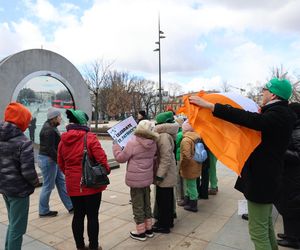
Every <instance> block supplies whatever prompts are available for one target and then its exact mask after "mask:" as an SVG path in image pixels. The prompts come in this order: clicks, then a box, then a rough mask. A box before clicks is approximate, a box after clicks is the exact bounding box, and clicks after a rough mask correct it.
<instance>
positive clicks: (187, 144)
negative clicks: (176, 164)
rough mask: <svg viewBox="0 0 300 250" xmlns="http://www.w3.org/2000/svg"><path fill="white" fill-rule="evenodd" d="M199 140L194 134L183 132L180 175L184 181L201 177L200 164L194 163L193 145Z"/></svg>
mask: <svg viewBox="0 0 300 250" xmlns="http://www.w3.org/2000/svg"><path fill="white" fill-rule="evenodd" d="M198 140H200V137H199V135H198V134H197V133H196V132H185V133H184V134H183V139H182V141H181V144H180V170H179V171H180V175H181V177H182V178H185V179H196V178H198V177H199V176H200V175H201V170H202V164H200V163H198V162H196V161H195V160H194V159H193V157H194V155H195V143H196V141H198Z"/></svg>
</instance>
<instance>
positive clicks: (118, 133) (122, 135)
mask: <svg viewBox="0 0 300 250" xmlns="http://www.w3.org/2000/svg"><path fill="white" fill-rule="evenodd" d="M136 126H137V124H136V121H135V120H134V119H133V117H132V116H130V117H128V118H126V119H125V120H123V121H121V122H119V123H118V124H116V125H114V126H113V127H111V128H110V129H109V130H107V132H108V133H109V135H110V136H111V137H112V138H113V140H114V141H116V142H117V143H118V144H119V145H120V147H121V148H124V147H125V146H126V144H127V142H128V140H129V139H130V137H131V136H132V134H133V131H134V129H135V128H136Z"/></svg>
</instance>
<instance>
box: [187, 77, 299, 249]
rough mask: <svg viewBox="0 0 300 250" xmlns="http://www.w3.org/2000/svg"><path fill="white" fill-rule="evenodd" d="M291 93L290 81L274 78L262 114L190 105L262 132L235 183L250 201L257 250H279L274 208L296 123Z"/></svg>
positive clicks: (198, 100) (264, 92)
mask: <svg viewBox="0 0 300 250" xmlns="http://www.w3.org/2000/svg"><path fill="white" fill-rule="evenodd" d="M291 94H292V86H291V83H290V82H289V81H288V80H286V79H278V78H273V79H271V80H270V81H269V82H267V83H266V85H265V87H264V88H263V90H262V104H263V106H262V108H261V113H253V112H249V111H245V110H242V109H238V108H234V107H232V106H230V105H223V104H220V103H216V104H214V103H211V102H208V101H206V100H204V99H202V98H201V97H198V96H190V97H189V101H190V103H192V104H194V105H197V106H199V107H202V108H206V109H208V110H210V111H211V112H212V114H213V115H214V116H215V117H218V118H220V119H223V120H226V121H228V122H231V123H235V124H238V125H240V126H244V127H247V128H250V129H254V130H257V131H260V132H261V143H260V144H259V145H258V146H257V147H256V149H255V150H254V151H253V152H252V153H251V154H250V156H249V158H248V159H247V161H246V162H245V164H244V167H243V169H242V172H241V175H240V176H239V177H238V179H237V182H236V184H235V188H236V189H237V190H238V191H240V192H242V193H243V194H244V196H245V198H246V199H247V201H248V217H249V224H248V227H249V233H250V236H251V240H252V241H253V243H254V246H255V249H256V250H275V249H278V245H277V241H276V237H275V233H274V227H273V222H272V208H273V204H274V203H275V202H276V201H277V200H278V198H279V194H280V178H281V169H282V167H283V161H284V154H285V151H286V149H287V147H288V144H289V141H290V137H291V134H292V130H293V127H294V124H295V121H296V117H295V114H294V112H293V111H292V110H291V109H290V108H289V107H288V100H289V98H290V96H291Z"/></svg>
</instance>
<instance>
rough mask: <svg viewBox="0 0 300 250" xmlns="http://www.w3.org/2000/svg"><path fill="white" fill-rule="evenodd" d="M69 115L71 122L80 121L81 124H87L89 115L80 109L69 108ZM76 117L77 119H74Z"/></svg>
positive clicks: (67, 111) (67, 112)
mask: <svg viewBox="0 0 300 250" xmlns="http://www.w3.org/2000/svg"><path fill="white" fill-rule="evenodd" d="M66 114H67V117H68V119H69V121H70V122H74V123H78V124H81V125H85V124H87V122H88V120H89V117H88V115H87V114H86V113H84V112H83V111H82V110H79V109H76V110H74V109H67V110H66ZM74 118H75V119H74Z"/></svg>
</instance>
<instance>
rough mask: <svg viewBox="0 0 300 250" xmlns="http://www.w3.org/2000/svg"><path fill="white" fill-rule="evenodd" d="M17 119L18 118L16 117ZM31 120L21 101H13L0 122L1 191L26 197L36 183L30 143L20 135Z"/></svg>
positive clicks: (13, 195) (9, 194)
mask: <svg viewBox="0 0 300 250" xmlns="http://www.w3.org/2000/svg"><path fill="white" fill-rule="evenodd" d="M18 118H20V119H18ZM30 119H31V114H30V112H29V111H28V110H27V109H25V108H22V105H21V104H17V103H13V104H10V105H9V106H8V108H7V109H6V111H5V120H7V121H8V120H9V122H1V123H0V193H1V194H4V195H7V196H12V197H21V198H23V197H27V196H29V195H30V194H32V193H33V192H34V187H35V186H36V185H37V184H38V183H39V180H38V176H37V173H36V171H35V165H34V153H33V146H32V142H31V141H30V140H29V139H28V138H27V137H26V136H25V135H24V134H23V131H24V130H25V129H26V128H27V127H28V124H29V122H30Z"/></svg>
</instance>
